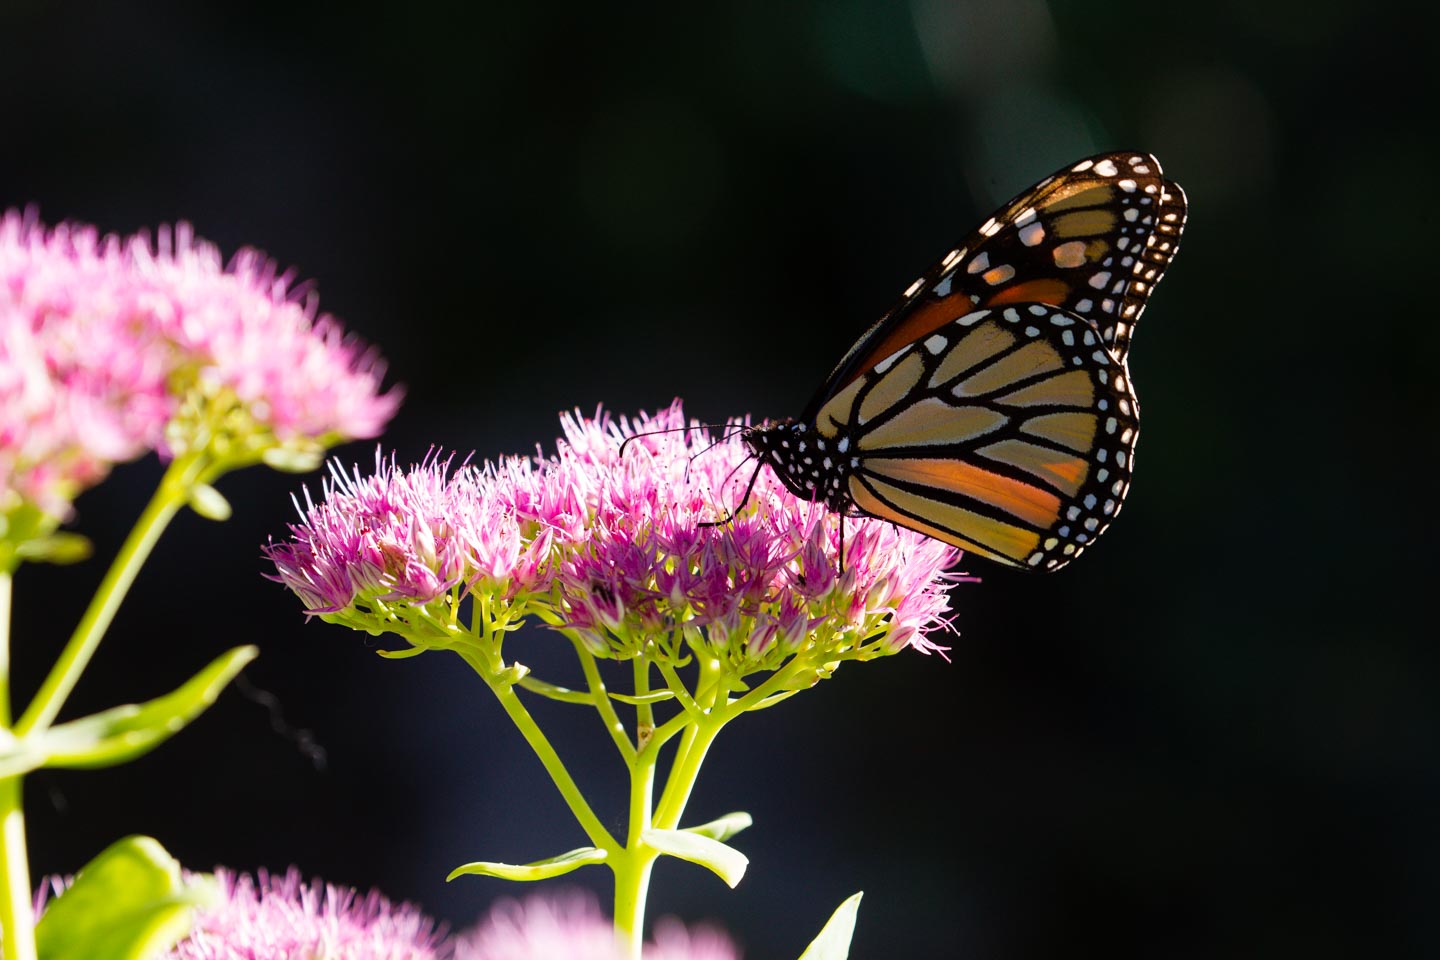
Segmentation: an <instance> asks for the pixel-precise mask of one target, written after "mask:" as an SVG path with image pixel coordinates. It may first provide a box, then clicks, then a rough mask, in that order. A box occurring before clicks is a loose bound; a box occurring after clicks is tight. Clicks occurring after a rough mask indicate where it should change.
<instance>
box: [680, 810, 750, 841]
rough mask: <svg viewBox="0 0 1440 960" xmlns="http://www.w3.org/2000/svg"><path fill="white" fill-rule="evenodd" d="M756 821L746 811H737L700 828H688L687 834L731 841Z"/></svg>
mask: <svg viewBox="0 0 1440 960" xmlns="http://www.w3.org/2000/svg"><path fill="white" fill-rule="evenodd" d="M754 822H755V821H754V820H752V819H751V818H750V814H748V813H746V812H745V811H744V810H736V811H735V812H734V813H727V814H725V816H723V817H720V818H719V819H716V820H711V821H710V822H709V823H702V824H700V825H699V826H698V827H686V828H685V832H686V833H698V834H699V835H700V836H702V837H709V838H710V839H711V840H720V841H722V842H723V841H725V840H729V839H730V838H731V837H733V836H735V834H737V833H739V832H740V831H741V830H744V829H745V828H746V827H748V826H750V825H751V824H752V823H754Z"/></svg>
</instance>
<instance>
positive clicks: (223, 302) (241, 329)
mask: <svg viewBox="0 0 1440 960" xmlns="http://www.w3.org/2000/svg"><path fill="white" fill-rule="evenodd" d="M291 281H292V277H291V275H289V274H280V273H278V272H277V270H276V268H275V266H274V265H273V264H272V263H270V262H269V261H267V260H265V259H264V258H263V257H262V256H261V255H260V254H259V253H257V252H255V251H253V250H242V251H240V252H239V253H238V254H237V255H236V256H235V258H234V259H233V260H232V261H231V263H230V265H229V266H228V267H226V266H225V265H224V264H223V263H222V260H221V257H220V253H219V251H218V250H217V249H216V248H215V247H214V246H213V245H211V244H208V243H206V242H204V241H202V240H199V239H197V238H195V237H194V235H193V234H192V233H191V231H190V228H189V227H188V226H187V225H185V224H180V225H178V226H177V227H175V228H174V230H173V231H171V230H169V229H164V228H162V229H161V230H160V231H159V233H158V238H157V241H156V243H155V244H153V245H152V244H151V243H150V241H149V239H148V238H147V237H146V236H145V235H144V234H140V235H137V236H134V237H130V238H127V239H121V238H119V237H116V236H113V235H111V236H105V237H101V236H100V235H99V234H98V233H97V231H96V230H95V229H94V228H92V227H86V226H83V225H67V224H61V225H59V226H56V227H53V228H47V227H46V226H45V225H44V224H42V223H40V222H39V221H38V220H36V219H35V218H34V217H33V216H32V215H29V214H21V213H19V212H16V211H9V212H6V213H5V214H4V215H3V216H0V515H3V514H6V513H9V512H10V511H12V510H14V509H15V508H16V507H17V506H19V505H20V504H21V503H30V504H32V505H34V506H35V507H37V508H39V509H40V510H41V511H42V512H44V513H46V514H48V515H50V516H53V517H56V518H57V519H64V518H66V517H67V516H68V514H69V512H70V503H71V501H72V500H73V499H74V497H75V496H76V495H77V494H78V493H80V492H81V491H82V490H84V489H85V488H86V487H88V486H90V485H92V484H94V483H96V482H98V481H99V480H101V479H103V478H104V476H105V474H106V473H107V472H108V470H109V468H110V467H111V465H113V464H114V463H117V462H121V461H124V460H129V459H131V458H134V457H136V456H139V455H140V454H142V453H144V452H145V451H147V450H150V449H156V450H159V451H160V452H161V453H162V454H165V455H170V454H173V453H176V452H178V451H177V449H176V448H177V447H180V448H184V447H186V446H188V445H190V444H192V443H195V442H200V441H197V440H196V439H195V437H194V436H191V435H189V434H187V432H186V425H187V422H188V421H186V419H185V418H187V417H188V418H190V419H191V420H196V421H201V422H203V423H204V426H205V428H206V429H204V430H203V431H198V432H197V435H200V436H203V437H204V438H207V439H209V438H214V437H216V436H217V435H220V434H224V433H225V432H226V431H230V433H231V434H232V435H227V436H221V437H220V440H219V441H218V442H220V443H222V444H226V443H228V444H230V447H231V448H233V449H231V448H227V449H226V451H225V455H226V456H230V457H232V458H234V459H235V461H236V462H237V463H240V462H248V461H249V460H254V459H257V458H258V457H259V456H261V455H263V454H264V453H265V452H266V450H267V449H269V448H273V447H280V446H286V445H290V446H298V447H302V448H305V447H313V446H315V445H319V446H322V447H323V446H325V445H329V444H332V443H334V442H337V441H339V440H342V439H349V438H360V437H373V436H375V435H377V434H378V433H379V432H380V431H381V429H383V427H384V426H385V424H386V422H387V421H388V420H389V418H390V417H391V416H392V415H393V413H394V412H395V409H396V406H397V404H398V403H399V393H398V391H397V390H394V389H392V390H390V391H388V392H384V393H382V392H381V390H380V381H381V377H382V374H383V367H382V365H381V364H380V363H379V362H378V360H377V358H376V357H375V355H374V354H373V352H370V351H367V350H366V349H364V348H363V347H361V346H360V345H359V344H357V343H355V342H353V341H350V340H347V339H345V338H344V337H343V336H342V335H341V332H340V329H339V327H338V325H337V324H336V323H335V321H334V320H333V319H332V318H330V317H328V316H323V315H317V312H316V302H315V299H314V297H313V296H307V297H305V298H303V299H300V298H298V296H297V293H298V291H296V290H294V289H293V288H292V283H291ZM237 412H238V414H239V417H238V419H237V417H236V413H237Z"/></svg>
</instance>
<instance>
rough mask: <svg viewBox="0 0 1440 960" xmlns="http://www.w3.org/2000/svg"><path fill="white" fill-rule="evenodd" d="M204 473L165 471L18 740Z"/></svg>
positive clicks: (197, 462) (75, 671)
mask: <svg viewBox="0 0 1440 960" xmlns="http://www.w3.org/2000/svg"><path fill="white" fill-rule="evenodd" d="M203 469H204V465H203V463H202V462H201V459H200V458H198V457H194V456H190V457H182V458H178V459H176V460H175V461H173V462H172V463H171V464H170V467H169V469H167V470H166V471H165V476H164V477H163V478H161V480H160V487H159V489H157V490H156V491H155V496H154V497H152V498H151V499H150V503H149V504H147V505H146V507H145V512H144V513H142V514H140V519H139V520H137V521H136V522H135V526H134V527H133V528H131V530H130V535H129V536H128V537H126V538H125V543H124V544H123V545H122V546H121V547H120V552H119V553H117V554H116V555H115V559H114V561H112V562H111V564H110V569H109V570H107V571H106V573H105V579H104V580H102V581H101V582H100V588H99V589H98V590H96V591H95V596H93V597H91V598H90V605H89V606H88V607H87V608H86V609H85V615H84V616H83V617H81V618H80V623H79V625H78V626H77V627H76V628H75V632H74V633H73V634H71V635H70V641H69V643H67V644H66V645H65V649H64V651H63V652H61V654H60V658H59V659H58V660H56V661H55V665H54V666H53V667H51V668H50V673H49V675H48V676H47V677H46V678H45V682H44V683H43V684H41V685H40V690H39V692H37V693H36V694H35V699H34V700H32V701H30V706H29V707H27V708H26V709H25V713H24V714H23V715H22V716H21V717H20V722H19V723H17V724H16V725H15V735H16V736H20V737H23V736H25V735H26V734H28V733H31V732H33V731H34V730H36V729H40V730H44V729H46V728H48V727H49V726H50V724H52V723H54V722H55V717H56V716H57V715H58V714H59V713H60V710H61V708H62V707H64V705H65V698H66V697H68V696H70V691H71V690H73V689H75V684H76V683H77V682H78V681H79V680H80V674H81V673H83V672H84V670H85V667H86V665H87V664H89V662H90V658H91V657H93V656H94V655H95V649H96V648H97V647H98V646H99V645H100V640H101V638H102V637H104V636H105V631H106V629H107V628H108V627H109V626H110V622H111V621H112V620H113V619H115V613H116V611H117V610H119V609H120V603H121V601H123V600H124V599H125V594H126V592H127V591H128V590H129V589H130V584H132V583H133V582H134V581H135V575H136V574H137V573H139V572H140V567H141V566H142V565H143V564H144V563H145V560H146V559H147V558H148V557H149V556H150V551H151V550H152V549H153V548H154V546H155V543H156V541H158V540H159V539H160V534H162V533H163V532H164V531H165V528H166V526H168V525H169V523H170V520H171V519H172V518H173V517H174V516H175V514H176V513H177V512H178V511H179V510H180V508H181V507H182V506H184V505H185V503H186V502H187V500H188V499H189V497H190V490H191V488H192V487H193V486H194V485H195V483H197V482H198V481H199V480H200V479H201V474H202V472H203ZM7 960H8V956H7Z"/></svg>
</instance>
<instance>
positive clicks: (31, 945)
mask: <svg viewBox="0 0 1440 960" xmlns="http://www.w3.org/2000/svg"><path fill="white" fill-rule="evenodd" d="M21 793H22V788H21V778H20V777H6V778H5V779H3V780H0V848H3V852H4V864H3V872H0V924H3V925H4V928H5V929H4V939H3V943H4V947H5V960H35V917H34V914H33V913H32V911H31V906H30V903H31V901H30V898H31V896H32V893H31V891H30V860H29V854H28V852H27V851H26V849H25V811H24V809H23V808H22V805H21Z"/></svg>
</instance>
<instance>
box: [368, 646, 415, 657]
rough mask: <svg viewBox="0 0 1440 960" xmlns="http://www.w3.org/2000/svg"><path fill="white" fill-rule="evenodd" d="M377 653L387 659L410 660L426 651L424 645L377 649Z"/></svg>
mask: <svg viewBox="0 0 1440 960" xmlns="http://www.w3.org/2000/svg"><path fill="white" fill-rule="evenodd" d="M375 652H376V654H378V655H379V656H382V657H384V658H385V659H386V660H409V659H410V658H411V657H418V656H420V654H422V653H424V652H425V648H424V647H406V648H405V649H404V650H376V651H375Z"/></svg>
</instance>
